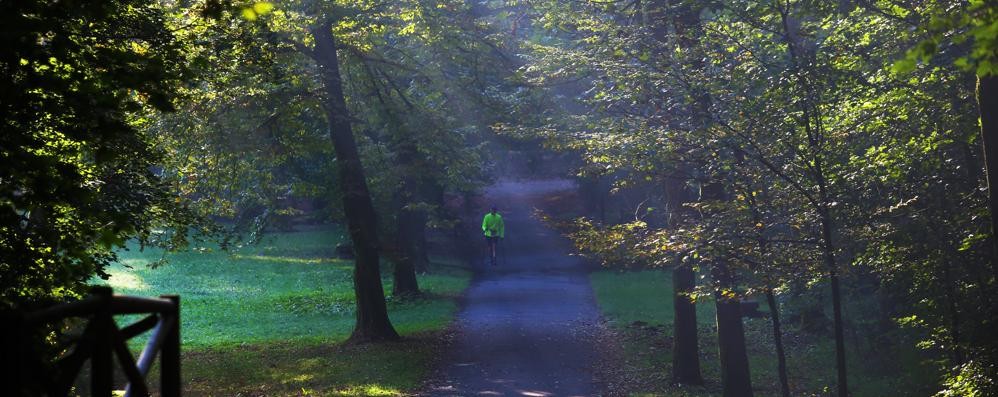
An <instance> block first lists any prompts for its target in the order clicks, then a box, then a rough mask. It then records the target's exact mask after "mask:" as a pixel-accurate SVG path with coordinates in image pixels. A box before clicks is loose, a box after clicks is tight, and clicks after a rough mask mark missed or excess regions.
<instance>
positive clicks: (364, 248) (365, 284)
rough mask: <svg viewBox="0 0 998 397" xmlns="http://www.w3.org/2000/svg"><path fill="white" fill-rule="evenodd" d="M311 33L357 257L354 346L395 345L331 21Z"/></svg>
mask: <svg viewBox="0 0 998 397" xmlns="http://www.w3.org/2000/svg"><path fill="white" fill-rule="evenodd" d="M311 33H312V35H313V37H314V39H315V48H314V52H313V56H314V58H315V61H316V63H317V64H318V66H319V70H320V72H321V73H322V82H323V84H324V86H325V87H324V88H325V93H326V98H325V99H326V102H325V111H326V117H327V119H328V122H329V137H330V139H331V140H332V142H333V150H334V151H335V153H336V165H337V167H338V168H339V171H340V183H341V184H343V209H344V212H345V213H346V218H347V228H348V229H349V233H350V239H351V240H352V241H353V249H354V253H355V255H356V259H355V261H354V271H353V284H354V293H355V294H356V297H357V323H356V325H355V327H354V330H353V334H352V335H351V336H350V340H351V341H354V342H376V341H384V340H396V339H398V338H399V336H398V333H397V332H395V328H394V327H392V324H391V321H390V320H389V319H388V308H387V306H386V305H385V293H384V289H383V286H382V284H381V268H380V258H379V254H378V232H377V218H376V214H375V212H374V205H373V204H372V203H371V194H370V192H369V191H368V188H367V181H366V180H365V178H364V167H363V165H362V164H361V161H360V154H359V153H358V151H357V143H356V140H355V139H354V135H353V129H352V127H351V125H350V114H349V112H348V111H347V107H346V100H345V98H344V96H343V85H342V81H341V77H340V68H339V59H338V58H337V54H336V39H335V37H333V31H332V21H329V20H326V21H323V22H320V23H319V24H318V25H316V26H314V27H312V29H311Z"/></svg>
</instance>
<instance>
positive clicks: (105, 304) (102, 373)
mask: <svg viewBox="0 0 998 397" xmlns="http://www.w3.org/2000/svg"><path fill="white" fill-rule="evenodd" d="M91 293H92V294H93V295H94V296H96V297H99V298H100V305H98V306H97V310H96V311H95V312H94V317H93V318H92V319H91V320H90V321H91V322H92V323H93V327H94V350H93V355H92V356H91V357H90V372H91V378H90V395H91V396H95V397H111V389H112V388H113V383H114V372H113V371H114V369H113V367H112V365H113V362H112V361H111V360H112V358H113V357H112V354H113V351H112V350H111V322H112V321H114V318H113V317H112V313H111V299H112V295H111V288H110V287H103V286H100V287H93V289H91Z"/></svg>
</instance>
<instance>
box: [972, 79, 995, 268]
mask: <svg viewBox="0 0 998 397" xmlns="http://www.w3.org/2000/svg"><path fill="white" fill-rule="evenodd" d="M977 109H978V111H979V112H980V116H981V146H983V149H984V171H985V174H986V178H987V181H988V208H989V209H990V210H991V244H992V246H991V249H992V251H991V257H992V260H991V270H992V272H995V270H996V269H998V264H996V263H995V262H996V260H998V197H995V196H996V193H995V186H998V116H996V115H995V113H996V112H998V76H994V75H992V76H977ZM996 276H998V274H996Z"/></svg>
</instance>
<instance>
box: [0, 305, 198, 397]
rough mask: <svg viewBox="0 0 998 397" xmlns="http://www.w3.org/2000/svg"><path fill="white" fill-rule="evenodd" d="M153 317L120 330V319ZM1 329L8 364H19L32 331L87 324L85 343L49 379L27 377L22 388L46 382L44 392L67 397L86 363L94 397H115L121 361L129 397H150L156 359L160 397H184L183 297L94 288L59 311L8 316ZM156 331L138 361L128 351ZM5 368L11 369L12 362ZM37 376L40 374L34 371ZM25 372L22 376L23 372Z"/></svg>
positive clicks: (71, 351) (81, 339) (56, 308)
mask: <svg viewBox="0 0 998 397" xmlns="http://www.w3.org/2000/svg"><path fill="white" fill-rule="evenodd" d="M146 313H148V314H149V315H148V316H146V317H144V318H142V319H141V320H139V321H136V322H134V323H132V324H129V325H128V326H125V327H123V328H118V325H117V323H115V321H114V316H115V315H120V314H146ZM3 317H4V320H5V321H4V322H5V323H7V324H3V325H2V327H3V328H5V329H4V335H3V337H4V343H8V344H9V345H8V346H7V349H5V350H9V351H7V352H5V355H8V357H5V358H4V360H10V359H17V358H18V355H17V354H15V353H13V352H16V351H18V350H19V349H21V346H22V345H23V344H24V343H25V342H27V341H25V340H23V338H25V335H29V334H30V331H31V330H37V329H40V328H41V327H44V326H45V325H46V324H51V323H56V322H59V321H62V320H65V319H67V318H72V317H81V318H88V319H89V321H87V323H86V325H85V326H84V328H83V332H82V333H81V335H80V337H79V338H78V339H77V340H76V341H75V343H74V344H73V345H72V346H71V349H68V350H67V351H68V353H67V354H64V355H63V356H62V357H60V358H58V359H57V360H56V361H55V362H54V363H53V365H52V366H50V367H47V368H45V370H46V371H48V372H49V373H45V374H22V375H24V376H22V377H21V379H16V380H17V381H19V382H40V381H41V380H46V382H45V384H42V385H35V386H41V390H43V391H44V392H45V394H47V395H49V396H66V395H68V394H69V392H70V390H71V389H72V387H73V383H74V381H75V380H76V378H77V377H78V376H79V374H80V371H81V370H82V368H83V364H84V362H85V361H86V360H87V359H88V358H89V359H90V395H91V396H95V397H110V396H111V395H112V393H113V388H114V363H113V360H114V357H117V359H118V364H119V366H120V367H121V370H122V373H123V374H124V376H125V379H127V381H128V384H127V386H126V388H125V396H130V397H131V396H148V395H149V387H148V385H147V384H146V379H145V378H146V375H148V374H149V369H150V368H152V365H153V363H154V362H155V358H156V355H157V353H159V356H160V393H159V394H160V395H161V396H163V397H179V396H180V391H181V387H180V383H181V381H180V297H179V296H177V295H164V296H161V297H160V298H145V297H137V296H123V295H114V294H113V293H112V291H111V288H109V287H94V288H93V290H92V293H91V295H90V296H89V297H87V298H86V299H82V300H79V301H75V302H69V303H64V304H60V305H55V306H52V307H49V308H46V309H42V310H38V311H34V312H30V313H24V314H19V313H14V314H11V313H5V314H4V316H3ZM149 330H152V332H151V334H150V337H149V341H148V342H147V343H146V346H145V348H144V349H143V350H142V353H141V354H140V355H139V359H138V360H135V358H134V357H133V356H132V353H131V351H129V349H128V344H127V342H128V340H129V339H131V338H133V337H136V336H138V335H140V334H142V333H144V332H146V331H149ZM5 364H12V363H11V362H8V363H5ZM32 370H34V371H38V370H39V369H37V368H34V369H32ZM22 372H23V371H22Z"/></svg>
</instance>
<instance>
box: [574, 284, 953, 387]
mask: <svg viewBox="0 0 998 397" xmlns="http://www.w3.org/2000/svg"><path fill="white" fill-rule="evenodd" d="M591 281H592V285H593V290H594V292H595V294H596V299H597V302H598V304H599V306H600V309H601V310H602V312H603V314H604V316H605V318H607V320H608V321H609V322H610V324H611V326H612V327H613V329H614V330H615V331H616V332H617V334H618V335H620V336H621V350H622V354H623V355H624V356H625V359H626V361H627V362H628V363H629V364H628V365H629V367H630V368H629V369H628V371H631V372H634V373H640V374H642V377H643V378H645V381H644V382H637V386H636V387H630V388H631V389H632V390H633V391H634V392H635V395H642V396H658V395H668V396H714V395H720V383H719V379H720V369H719V367H718V359H717V347H716V338H717V334H716V327H715V324H714V308H713V302H701V303H698V304H697V321H698V325H699V327H698V328H699V334H700V338H699V339H700V340H699V342H700V353H701V370H702V374H703V376H704V378H705V381H706V382H707V384H706V385H705V386H704V387H693V388H690V387H684V388H682V389H679V388H675V387H672V386H670V385H669V378H668V374H669V373H670V371H671V366H672V356H671V343H672V338H671V334H672V322H673V315H672V287H671V286H672V282H671V274H670V273H668V272H662V271H651V270H649V271H637V272H624V273H621V272H614V271H599V272H595V273H593V274H592V276H591ZM744 324H745V338H746V345H747V348H748V352H749V365H750V368H751V374H752V385H753V388H754V389H755V390H756V395H758V396H770V395H779V383H778V380H777V374H776V366H777V365H776V357H775V348H774V347H773V343H772V328H771V323H770V320H769V319H768V318H758V319H746V320H745V323H744ZM785 327H786V328H787V329H786V330H785V331H784V343H785V345H786V350H787V367H788V372H789V377H790V383H791V389H792V394H793V395H801V396H813V395H831V394H832V393H833V392H834V390H835V379H836V377H835V367H834V360H835V358H834V357H835V356H834V348H833V347H834V342H833V340H832V339H831V337H829V336H818V335H807V334H803V333H802V332H799V331H797V330H795V329H794V328H793V327H792V326H788V325H785ZM848 345H851V343H849V341H847V346H848ZM904 346H907V345H903V344H899V346H895V347H885V349H890V354H883V352H880V353H871V352H868V351H859V350H858V349H855V348H853V347H854V346H848V347H847V348H848V349H849V350H848V352H847V357H848V360H849V362H848V364H849V368H848V373H849V381H850V391H851V392H852V395H854V396H884V395H898V396H907V395H916V396H922V395H931V394H932V391H933V390H932V387H933V386H934V384H935V380H936V379H938V376H937V374H936V373H935V372H934V371H933V369H932V367H931V366H929V365H926V364H925V363H924V360H925V358H924V357H922V355H921V354H920V353H919V352H918V351H916V350H914V349H913V348H906V347H904ZM634 389H636V390H634Z"/></svg>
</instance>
